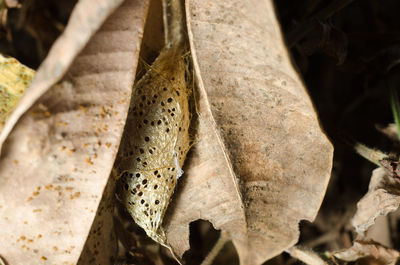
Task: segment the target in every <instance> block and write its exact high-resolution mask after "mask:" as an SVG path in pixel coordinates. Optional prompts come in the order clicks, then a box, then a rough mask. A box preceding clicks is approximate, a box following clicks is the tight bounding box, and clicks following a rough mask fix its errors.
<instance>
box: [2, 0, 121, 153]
mask: <svg viewBox="0 0 400 265" xmlns="http://www.w3.org/2000/svg"><path fill="white" fill-rule="evenodd" d="M122 1H123V0H81V1H79V2H78V4H77V5H76V6H75V8H74V10H73V12H72V14H71V17H70V19H69V22H68V25H67V27H66V29H65V31H64V32H63V34H62V35H61V36H60V37H59V38H58V39H57V41H56V42H55V43H54V45H53V47H52V48H51V50H50V52H49V54H48V56H47V57H46V59H45V60H44V61H43V63H42V64H41V66H40V68H39V69H38V71H37V73H36V75H35V78H34V79H33V81H32V84H31V86H30V87H29V88H28V89H27V90H26V92H25V94H24V96H23V97H22V98H21V100H20V102H19V103H18V105H17V107H16V108H15V110H14V111H13V113H12V114H11V115H10V117H9V118H8V120H7V123H6V124H5V126H4V128H3V130H2V131H1V133H0V151H1V148H2V146H3V143H4V141H5V140H6V138H7V136H8V134H9V133H10V132H11V130H12V129H13V127H14V126H15V124H16V123H17V121H18V120H19V118H20V117H21V116H22V115H23V114H24V113H25V112H26V111H27V110H28V109H29V108H30V107H31V106H32V105H33V104H34V103H35V102H36V101H37V100H38V99H39V98H40V97H41V96H42V95H43V94H44V93H45V92H46V91H48V90H49V89H50V88H51V86H53V85H54V84H55V83H56V82H58V81H59V80H60V79H61V78H62V77H63V76H64V74H65V73H66V71H67V70H68V69H69V67H70V65H71V63H72V61H73V60H74V59H75V57H76V56H77V55H78V54H79V52H81V51H82V49H83V48H84V47H85V45H86V44H87V42H88V41H89V39H90V38H91V37H92V36H93V34H94V33H95V32H96V31H97V30H98V29H99V27H100V26H101V25H102V24H103V22H104V21H105V19H106V18H107V17H108V16H109V15H110V14H111V13H112V12H113V11H114V10H115V9H116V8H117V7H118V6H119V5H120V4H121V3H122Z"/></svg>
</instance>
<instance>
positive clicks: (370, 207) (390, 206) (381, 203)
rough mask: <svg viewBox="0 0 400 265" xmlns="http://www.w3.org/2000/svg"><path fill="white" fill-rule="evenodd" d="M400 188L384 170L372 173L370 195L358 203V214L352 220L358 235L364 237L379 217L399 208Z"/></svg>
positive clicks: (376, 170)
mask: <svg viewBox="0 0 400 265" xmlns="http://www.w3.org/2000/svg"><path fill="white" fill-rule="evenodd" d="M399 188H400V187H399V183H398V182H397V181H396V180H394V179H393V178H391V177H390V176H388V175H387V173H386V171H385V169H384V168H377V169H375V170H374V171H373V172H372V177H371V180H370V184H369V188H368V193H367V194H365V196H364V197H363V198H362V199H361V200H360V201H359V202H358V203H357V212H356V214H355V215H354V217H353V219H352V224H353V226H354V228H355V230H356V232H357V233H358V234H360V235H364V233H365V231H367V230H368V229H369V228H370V227H371V226H372V225H373V224H374V223H375V219H376V218H377V217H379V216H381V215H383V216H385V215H387V214H388V213H391V212H393V211H395V210H397V209H398V208H399V205H400V196H399V195H400V189H399Z"/></svg>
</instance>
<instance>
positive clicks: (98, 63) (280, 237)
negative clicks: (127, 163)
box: [0, 1, 332, 264]
mask: <svg viewBox="0 0 400 265" xmlns="http://www.w3.org/2000/svg"><path fill="white" fill-rule="evenodd" d="M112 6H113V5H112ZM114 7H115V6H114ZM111 9H112V8H111ZM111 9H110V10H111ZM272 10H273V8H272V6H271V3H270V2H268V1H262V2H257V3H242V2H240V1H233V2H229V3H228V2H227V3H225V2H218V1H213V2H207V3H203V2H200V1H199V2H197V1H188V2H187V3H186V12H187V13H186V17H187V21H188V35H189V40H190V49H191V54H192V56H193V64H194V71H195V72H194V74H195V77H196V82H197V86H198V91H197V93H198V102H197V112H198V116H199V121H198V126H197V128H196V132H197V133H196V139H197V142H196V145H195V146H194V147H193V151H192V154H191V155H190V157H189V160H188V164H187V165H186V166H185V168H184V170H185V174H184V176H182V178H181V180H180V183H179V184H178V189H177V190H176V194H175V195H174V197H173V200H172V202H171V203H172V205H171V206H172V207H169V209H168V213H167V216H166V220H165V222H164V227H165V230H166V240H167V243H168V244H170V245H171V246H172V248H173V250H174V251H175V252H176V253H177V254H179V255H182V254H183V252H184V251H185V250H187V249H188V248H189V245H188V243H189V242H188V233H189V229H188V225H189V223H190V222H192V221H194V220H198V219H205V220H209V221H211V223H212V224H213V225H214V227H215V228H217V229H221V230H223V231H224V233H225V232H226V233H227V234H229V236H230V237H231V239H232V241H233V243H234V245H235V247H236V249H237V251H238V253H239V256H240V259H241V263H242V264H261V263H263V262H264V261H265V260H267V259H269V258H271V257H273V256H275V255H277V254H279V253H280V252H282V251H283V250H284V249H286V248H288V247H290V246H292V245H293V244H294V243H295V242H296V241H297V238H298V233H299V232H298V222H299V221H300V220H301V219H307V220H313V219H314V217H315V215H316V213H317V211H318V208H319V206H320V204H321V201H322V198H323V195H324V192H325V189H326V185H327V182H328V180H329V175H330V168H331V160H332V146H331V144H330V143H329V141H328V140H327V139H326V137H325V135H324V134H323V132H322V131H321V129H320V127H319V124H318V121H317V118H316V114H315V112H314V110H313V107H312V104H311V102H310V100H309V97H308V95H307V93H306V91H305V89H304V87H303V85H302V83H301V80H300V78H299V77H298V75H297V73H296V72H295V70H294V69H293V67H292V65H291V63H290V60H289V56H288V53H287V51H286V49H285V48H284V44H283V42H282V37H281V34H280V31H279V26H278V23H277V21H276V17H275V14H274V13H273V11H272ZM145 11H146V7H145V4H144V3H141V5H139V4H138V2H135V1H126V2H125V3H124V6H122V7H121V8H119V9H118V10H117V11H116V12H115V13H114V14H113V15H112V16H111V17H110V18H109V20H108V21H107V22H106V23H105V24H104V25H103V26H102V29H103V30H104V32H103V31H102V30H100V31H99V32H98V33H96V34H95V36H94V37H93V38H92V39H91V41H90V42H89V44H88V46H87V47H86V48H85V49H84V50H83V52H82V54H81V55H79V56H78V57H77V58H76V59H75V60H74V63H73V65H72V66H71V68H70V70H69V72H68V73H67V75H66V77H65V78H64V80H63V82H62V83H60V84H59V85H56V86H55V87H54V88H53V89H51V90H49V92H47V93H46V95H45V96H44V97H42V98H41V99H40V101H39V102H37V103H35V105H34V107H33V109H32V110H31V111H29V112H28V113H27V114H26V115H25V116H24V117H22V119H21V121H20V122H19V123H18V124H17V127H16V128H15V129H14V130H13V132H12V134H11V135H10V137H9V141H7V144H6V145H5V146H4V148H3V150H5V152H4V154H3V158H2V164H3V165H5V166H1V170H5V172H4V174H3V172H2V173H1V175H2V176H4V175H10V174H12V175H23V176H24V178H23V179H21V178H12V179H11V180H10V178H3V179H1V180H0V181H3V182H4V183H2V184H4V185H2V187H3V189H2V190H3V191H6V190H15V188H16V187H18V188H19V189H20V192H21V191H25V192H24V193H21V194H18V193H17V194H13V196H12V197H16V200H15V201H14V202H12V203H5V201H6V200H5V198H6V197H4V196H6V195H7V194H8V193H7V192H5V193H4V192H3V191H2V192H0V196H2V199H3V200H0V202H1V206H2V207H1V208H0V211H3V212H5V213H7V215H5V216H7V218H8V219H7V220H6V221H4V220H2V222H4V224H5V225H6V226H8V227H23V226H19V225H17V224H18V222H24V221H22V220H20V219H18V217H19V215H18V214H17V212H26V213H31V212H33V213H32V214H30V215H29V216H28V217H27V219H29V220H30V219H33V220H34V224H33V229H32V224H30V228H31V230H30V231H39V226H38V225H39V221H40V220H43V219H41V218H40V217H36V214H37V213H41V212H42V211H43V209H42V208H41V207H42V206H44V203H45V202H46V201H48V200H52V199H53V197H54V196H56V197H57V196H61V199H58V200H57V199H55V200H54V201H55V202H56V203H55V204H57V205H52V204H50V205H46V206H45V207H43V208H44V209H45V210H44V211H43V212H45V215H46V217H45V220H49V219H50V220H55V221H57V223H60V221H62V220H64V222H67V224H68V226H60V227H57V233H56V235H57V236H55V237H50V234H49V233H50V230H51V231H52V229H53V228H54V227H52V225H49V227H48V228H46V230H49V233H47V234H45V233H44V232H43V234H45V235H46V238H44V236H43V234H40V235H41V237H40V238H43V240H42V242H43V244H45V243H46V244H54V246H56V243H59V242H63V244H64V246H67V243H68V242H70V241H72V242H74V244H73V245H70V246H69V247H70V248H69V249H62V250H61V248H60V247H59V246H58V247H57V246H56V249H55V248H53V250H54V252H58V253H56V254H49V253H39V251H38V252H37V253H36V252H35V251H34V250H35V249H33V248H32V247H28V248H29V250H32V249H33V253H31V252H29V250H26V251H28V253H31V254H29V255H32V256H29V255H28V256H27V255H24V257H21V256H20V255H18V254H17V252H16V247H15V246H13V247H11V248H10V250H9V252H7V253H6V254H7V255H6V254H4V253H1V254H2V255H3V254H4V255H5V257H6V259H9V260H10V261H11V260H18V259H21V258H25V259H27V258H31V260H35V259H36V260H39V262H43V261H44V260H46V261H55V262H57V261H59V260H60V261H65V260H70V261H72V262H76V261H77V259H78V257H79V255H80V253H81V250H82V248H83V243H84V241H85V238H86V235H87V234H88V233H89V228H90V226H92V220H93V218H94V215H95V211H96V209H97V206H98V205H99V202H100V199H101V197H102V196H101V195H102V194H103V201H102V202H100V207H99V208H98V211H97V215H96V219H95V221H94V223H93V226H92V227H91V231H90V234H89V238H88V239H87V241H86V246H85V250H84V251H83V252H82V255H81V256H80V264H85V263H87V262H94V261H99V260H103V261H104V259H106V257H108V258H109V257H110V255H112V253H110V252H112V251H106V252H102V251H101V250H104V249H108V250H113V249H114V248H113V247H109V246H112V245H114V243H113V242H114V241H113V240H112V239H113V238H112V236H111V234H110V233H109V231H110V230H111V229H112V222H110V220H111V219H112V216H111V215H112V214H111V210H110V209H111V208H110V202H111V201H112V196H110V193H111V192H110V190H113V184H109V185H107V188H105V186H106V183H107V177H108V173H109V172H110V170H111V163H112V161H113V160H114V157H115V153H116V151H117V148H118V144H119V139H120V137H121V134H122V128H123V126H124V123H125V116H126V113H127V107H128V104H129V98H130V96H129V95H130V87H131V85H132V82H133V74H132V73H133V72H134V69H135V67H136V63H134V62H135V61H136V60H137V54H138V47H139V45H137V44H138V43H139V40H140V37H141V29H142V27H143V23H144V18H145V15H144V14H145ZM247 14H256V16H257V20H254V18H252V17H251V16H249V15H247ZM102 18H104V16H102V17H100V20H101V19H102ZM128 18H129V19H128ZM258 19H260V21H261V22H257V23H256V22H255V21H258ZM71 21H73V20H72V18H71ZM96 21H97V20H96ZM129 21H130V23H129ZM132 21H134V22H132ZM98 23H100V22H98ZM124 23H125V24H124ZM72 25H73V24H72ZM135 26H137V27H135ZM71 28H72V26H71ZM121 28H122V29H124V30H125V31H121V30H119V29H121ZM127 28H128V29H129V30H126V29H127ZM112 29H115V30H116V32H115V33H114V32H113V31H112ZM210 29H211V30H210ZM93 31H94V30H93ZM66 32H67V31H66ZM113 33H114V34H113ZM108 34H111V36H110V35H108ZM119 34H121V35H119ZM110 37H112V38H114V40H115V41H112V42H109V41H107V40H108V38H110ZM127 40H129V41H127ZM96 45H98V46H97V50H96V48H94V47H96ZM120 46H122V47H120ZM55 47H57V46H55ZM115 50H117V51H118V52H116V53H112V54H109V53H110V52H111V51H115ZM243 50H246V51H248V52H246V53H243V52H242V51H243ZM77 51H79V48H78V49H74V50H73V52H72V53H71V55H70V56H72V57H69V59H67V60H66V61H67V62H66V64H65V68H61V69H67V68H68V67H67V65H68V64H69V63H68V62H69V61H72V58H73V57H74V56H75V55H72V54H76V53H77ZM54 54H55V53H54ZM128 55H129V56H128ZM51 56H52V53H50V55H49V57H48V58H51ZM53 58H54V57H53ZM48 60H49V61H50V63H54V62H56V61H57V60H54V59H51V60H50V59H48ZM105 62H107V63H105ZM121 62H124V63H123V64H122V65H121ZM128 62H129V63H128ZM50 63H49V64H50ZM43 65H44V66H45V65H46V64H45V63H44V64H43ZM43 69H46V68H45V67H44V68H43ZM116 69H117V70H118V71H115V70H116ZM39 71H40V70H39ZM43 71H44V70H43ZM63 71H64V70H61V72H60V73H58V74H56V75H54V73H51V72H49V78H48V79H44V81H43V82H44V84H46V85H44V86H42V90H40V91H39V90H36V92H34V93H33V92H32V93H33V94H34V96H32V97H30V96H29V98H31V100H30V101H29V104H26V102H25V103H23V105H24V107H21V110H19V111H18V112H15V113H16V114H13V115H14V116H15V118H14V119H10V123H9V124H10V125H9V126H8V128H9V129H8V130H10V129H11V128H12V126H13V124H14V123H15V122H16V120H17V119H18V117H19V116H20V115H21V114H22V113H23V112H24V111H25V110H27V109H28V108H29V106H30V104H31V103H32V104H33V103H34V102H35V101H36V98H38V97H39V95H41V94H42V93H43V92H44V91H45V90H46V89H47V87H49V86H50V84H54V83H55V82H57V80H58V79H57V78H59V76H61V75H62V72H63ZM120 72H121V73H120ZM38 73H39V72H38ZM129 74H130V76H129ZM37 79H38V80H40V79H39V78H37ZM103 79H104V80H105V81H106V82H105V83H106V84H103V83H101V81H104V80H103ZM93 80H94V81H93ZM34 82H35V81H34ZM37 82H38V83H39V81H37ZM117 82H118V84H119V86H118V87H115V86H112V85H111V83H112V84H115V83H117ZM34 87H35V86H34V85H32V87H31V88H34ZM80 87H86V88H85V90H83V89H82V88H80ZM87 87H89V88H87ZM99 87H100V88H101V89H100V90H99ZM33 91H34V90H33ZM74 91H78V93H76V92H75V94H74ZM88 91H89V92H88ZM91 91H93V92H91ZM91 93H96V94H95V95H96V96H95V97H94V96H93V95H92V94H91ZM27 97H28V96H27ZM55 99H56V100H55ZM133 100H135V99H133ZM54 102H56V103H58V104H55V103H54ZM115 102H118V103H119V104H116V103H115ZM117 106H118V107H117ZM43 110H44V111H43ZM45 113H49V115H46V114H45ZM78 114H80V116H78V117H80V119H82V120H80V121H78V122H77V120H76V117H75V116H74V115H78ZM35 115H36V116H35ZM64 116H66V117H64ZM72 116H74V122H72ZM72 123H73V126H70V125H71V124H72ZM91 124H93V126H89V125H91ZM57 125H61V126H63V127H61V128H63V129H59V127H58V126H57ZM6 134H7V131H6V130H5V131H4V133H3V134H2V136H3V137H5V135H6ZM45 136H46V137H45ZM103 137H104V138H105V139H103ZM17 140H18V145H17V144H16V142H17ZM99 140H100V142H101V144H100V143H99ZM86 141H87V142H89V144H88V145H86V144H87V143H86ZM21 143H22V144H21ZM82 145H83V147H82ZM78 146H79V147H78ZM107 148H109V149H107ZM28 150H29V151H31V150H35V152H36V153H35V152H34V153H32V152H28ZM55 150H57V151H55ZM59 150H61V151H65V153H66V154H64V153H63V152H61V151H59ZM110 150H112V151H110ZM139 152H140V150H139ZM15 157H18V158H19V160H17V159H15ZM21 160H22V161H23V163H21ZM13 161H18V162H13ZM13 163H14V164H17V165H14V164H13ZM11 165H12V166H11ZM32 165H34V166H33V167H32ZM299 165H301V166H299ZM180 166H181V165H180ZM28 167H29V168H30V170H29V171H26V168H28ZM7 170H9V171H7ZM71 172H72V173H71ZM100 172H101V173H100ZM60 174H65V175H66V176H67V178H65V179H67V180H68V181H69V182H73V184H68V185H71V186H72V187H70V186H67V187H64V185H65V184H62V185H61V184H58V185H55V183H54V184H53V182H57V181H64V180H65V179H64V178H60V179H59V178H57V177H56V175H57V176H58V175H60ZM30 176H45V177H42V178H40V179H39V178H38V177H30ZM71 176H73V177H72V179H73V180H71V179H70V177H71ZM81 176H82V177H81ZM83 176H85V177H83ZM60 177H64V176H60ZM27 179H29V180H30V181H26V180H27ZM68 181H67V183H69V182H68ZM14 182H16V183H14ZM86 182H90V183H91V185H88V184H86ZM63 183H64V182H63ZM38 184H40V185H39V186H38ZM49 185H52V186H49ZM32 187H40V188H36V189H34V190H32ZM75 187H76V189H77V190H79V191H75V190H74V189H75ZM71 188H72V189H71ZM63 189H65V191H64V190H63ZM29 190H32V193H31V196H30V197H28V200H29V201H30V202H31V201H33V202H35V206H34V207H33V206H31V205H30V204H28V205H26V206H21V205H22V201H23V199H21V198H24V195H25V193H26V191H29ZM43 190H49V191H51V192H50V193H51V194H52V195H48V194H46V195H45V196H43V195H41V193H42V191H43ZM71 190H74V192H73V193H72V191H71ZM70 191H71V194H69V197H68V196H67V197H68V198H69V199H74V200H72V201H75V203H73V204H68V203H67V202H66V199H65V198H64V197H62V196H64V193H67V194H68V192H70ZM103 191H104V193H103ZM41 196H43V198H40V197H41ZM52 196H53V197H52ZM25 197H26V196H25ZM0 198H1V197H0ZM30 198H32V199H30ZM59 204H63V207H60V206H59ZM4 206H6V207H5V208H4ZM85 207H86V208H85ZM22 208H24V209H22ZM25 208H26V209H25ZM54 209H56V210H54ZM85 210H89V211H90V213H89V214H82V213H83V212H85ZM71 212H73V213H74V214H73V215H71ZM38 215H39V216H40V214H38ZM2 216H3V215H2ZM71 216H72V217H71ZM63 217H64V219H63ZM67 217H69V218H67ZM84 218H85V219H86V220H87V221H85V222H82V220H84ZM103 218H104V219H103ZM282 220H283V221H282ZM78 223H79V226H78ZM2 225H3V224H2ZM35 226H37V227H38V228H37V229H35ZM66 227H68V229H69V230H68V231H66V232H67V233H63V232H64V231H63V229H65V228H66ZM100 227H107V228H100ZM41 229H43V228H42V227H41ZM46 230H45V231H46ZM22 231H24V230H22ZM17 232H18V233H17ZM20 232H21V231H19V230H18V229H17V230H15V228H13V229H11V231H10V233H8V234H6V237H10V238H11V237H12V236H14V235H18V234H19V233H20ZM68 233H69V235H67V234H68ZM71 234H72V235H71ZM61 235H62V236H65V237H66V238H65V239H64V241H63V240H60V238H61V239H62V238H63V237H60V236H61ZM74 235H75V237H74ZM107 235H108V236H110V238H109V239H110V240H109V242H107V240H106V238H107V237H108V236H107ZM24 237H26V236H25V235H24ZM19 239H20V241H23V240H25V239H22V238H19ZM99 239H101V240H99ZM20 241H18V242H20ZM100 241H101V246H99V243H97V242H100ZM10 242H12V241H10ZM25 248H27V246H26V245H25ZM14 250H15V252H14ZM66 251H67V252H68V253H69V254H66V253H67V252H66ZM98 255H100V256H98ZM39 262H38V263H39Z"/></svg>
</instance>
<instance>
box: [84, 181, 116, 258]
mask: <svg viewBox="0 0 400 265" xmlns="http://www.w3.org/2000/svg"><path fill="white" fill-rule="evenodd" d="M114 192H115V182H114V179H113V178H109V179H108V183H107V185H106V187H105V189H104V193H103V196H102V198H101V201H100V204H99V207H98V209H97V212H96V217H95V218H94V221H93V224H92V228H91V229H90V232H89V236H88V238H87V240H86V243H85V246H84V248H83V250H82V252H81V256H80V257H79V261H78V265H86V264H108V263H109V264H113V263H114V262H115V260H116V253H117V238H116V235H115V229H114Z"/></svg>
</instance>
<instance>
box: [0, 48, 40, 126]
mask: <svg viewBox="0 0 400 265" xmlns="http://www.w3.org/2000/svg"><path fill="white" fill-rule="evenodd" d="M34 75H35V71H34V70H32V69H30V68H29V67H27V66H25V65H23V64H21V63H20V62H18V61H17V60H16V59H14V58H6V57H4V56H3V55H1V54H0V131H1V130H2V128H3V126H4V123H5V121H6V120H7V118H8V116H9V115H10V113H11V112H12V111H13V110H14V108H15V105H16V104H17V103H18V101H19V100H20V98H21V97H22V95H23V94H24V91H25V89H26V88H27V87H28V86H29V85H30V83H31V81H32V78H33V76H34Z"/></svg>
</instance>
